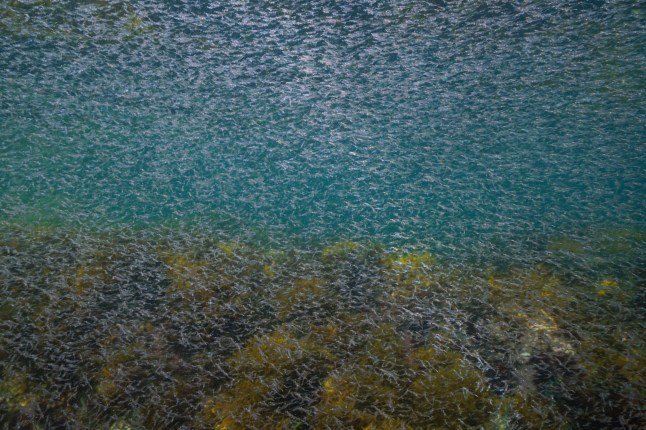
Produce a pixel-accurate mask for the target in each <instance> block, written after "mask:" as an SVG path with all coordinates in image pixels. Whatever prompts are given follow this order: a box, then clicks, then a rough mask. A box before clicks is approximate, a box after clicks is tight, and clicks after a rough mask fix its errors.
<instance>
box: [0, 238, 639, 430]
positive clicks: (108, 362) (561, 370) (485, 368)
mask: <svg viewBox="0 0 646 430" xmlns="http://www.w3.org/2000/svg"><path fill="white" fill-rule="evenodd" d="M35 240H37V241H39V243H41V244H55V245H56V246H58V247H70V249H72V248H73V246H75V245H73V243H74V242H73V241H69V240H67V239H62V238H57V237H56V233H55V232H51V233H48V232H43V233H42V234H38V235H36V236H31V237H30V238H26V236H25V238H23V239H20V238H14V239H12V240H10V241H4V242H3V246H4V247H5V248H4V249H5V251H4V252H5V254H4V255H8V256H11V258H14V257H13V255H19V254H18V253H19V252H21V253H23V254H24V255H45V256H46V255H47V254H46V253H45V254H43V251H42V249H41V250H39V249H38V247H35V246H32V245H30V243H34V242H33V241H35ZM47 246H49V245H47ZM170 249H172V252H171V251H170ZM38 253H40V254H38ZM56 258H59V257H56ZM6 261H16V260H6ZM50 261H52V260H51V257H50ZM56 261H58V262H59V263H58V265H57V266H53V267H48V268H43V267H34V266H28V265H24V266H16V268H17V269H14V268H12V269H11V270H14V271H15V270H18V269H19V270H20V273H21V275H20V276H21V277H20V278H14V277H12V276H10V273H11V272H4V275H3V276H5V278H4V279H6V281H5V285H4V288H5V291H7V292H10V295H8V296H7V297H8V298H9V302H7V303H5V304H3V307H2V309H5V310H4V311H3V314H4V316H3V320H2V321H3V322H2V324H5V325H4V326H3V327H9V326H14V327H15V326H17V325H18V324H19V325H20V327H21V328H22V329H21V332H22V333H23V334H20V335H19V336H18V337H15V336H14V337H5V338H3V339H1V340H0V342H2V345H0V346H2V348H1V349H2V352H1V353H0V357H2V359H3V362H2V366H1V367H0V372H2V373H1V374H0V375H1V377H2V379H1V381H0V394H1V395H0V412H2V413H3V414H4V415H5V416H6V418H3V419H4V420H5V421H3V422H5V423H9V425H11V426H16V425H17V426H20V425H24V423H27V422H31V423H34V425H44V424H43V423H45V422H47V421H46V420H50V421H49V422H55V423H58V424H60V425H62V423H65V422H75V423H77V425H80V426H85V427H88V426H90V427H102V428H108V427H110V426H118V425H121V424H123V425H125V426H130V427H132V428H174V427H176V426H182V425H184V426H192V427H195V428H211V429H212V428H286V429H291V428H357V429H364V428H374V429H377V428H401V429H407V428H464V427H476V428H477V427H479V426H482V427H484V428H486V429H502V428H508V429H511V428H577V425H579V424H578V423H586V425H588V426H598V425H600V424H599V423H603V422H604V419H606V418H604V417H605V416H607V415H610V416H611V417H624V418H625V419H627V420H628V422H630V423H640V418H639V413H640V411H641V406H640V399H643V397H644V386H645V385H646V378H645V377H644V370H643V369H644V368H645V367H646V363H645V361H644V356H645V354H644V349H643V345H642V342H641V340H640V339H641V337H640V336H641V333H642V332H643V330H642V329H643V324H642V322H641V320H640V319H639V317H638V313H637V312H638V309H639V308H638V307H635V306H639V302H638V300H639V288H638V286H637V285H636V284H635V280H634V279H635V278H622V277H621V274H620V273H617V272H614V273H607V274H600V275H598V276H597V277H596V278H594V279H588V280H582V279H573V278H571V277H570V276H569V274H568V273H559V272H558V270H555V269H554V268H551V267H548V266H547V265H536V266H534V267H532V268H530V269H527V268H523V269H520V268H519V269H513V270H509V271H504V272H495V271H488V274H487V275H481V276H478V275H477V274H476V275H474V274H473V273H465V272H461V271H460V270H456V269H455V268H449V267H447V266H446V265H444V264H443V263H442V262H441V261H438V259H437V258H435V257H434V256H433V255H432V254H427V253H421V252H420V253H412V254H410V253H409V254H406V253H396V252H391V253H386V252H384V251H382V250H380V249H379V248H378V247H375V246H372V245H370V246H366V245H359V244H352V243H342V244H337V245H333V246H332V247H331V248H330V249H328V250H327V251H326V252H320V253H318V260H317V258H316V257H314V258H313V257H312V254H308V257H307V258H305V257H304V256H303V255H298V254H296V253H286V252H277V253H276V252H267V251H266V250H264V251H256V250H254V249H253V248H252V247H248V246H245V245H243V244H239V243H237V242H218V241H208V240H206V241H204V242H202V243H201V244H198V245H194V246H173V247H172V248H171V247H170V246H169V244H168V243H158V244H153V243H148V244H147V243H145V241H143V242H142V241H139V239H137V241H131V242H129V243H123V242H114V243H112V244H111V245H110V244H108V243H103V244H101V245H96V244H93V245H92V246H91V247H90V249H89V250H87V251H86V252H84V253H83V254H82V255H81V256H79V257H78V258H76V259H65V258H59V259H58V260H56ZM11 264H14V263H11ZM133 268H136V270H137V274H136V276H135V277H134V278H133V279H132V280H130V279H128V278H127V276H132V275H127V274H131V273H133ZM126 275H127V276H126ZM57 280H58V281H57ZM56 282H59V283H58V284H57V283H56ZM142 282H143V284H142ZM48 284H51V285H53V286H55V288H53V289H52V288H50V289H49V290H45V289H43V286H44V285H48ZM140 285H142V286H143V285H145V287H146V288H141V289H139V286H140ZM26 287H27V288H26ZM133 289H134V290H133ZM45 291H47V293H46V294H45V293H44V292H45ZM138 291H139V292H138ZM600 291H604V293H600ZM134 293H137V294H141V298H139V296H138V295H137V294H134ZM123 294H128V295H125V296H121V295H123ZM120 297H128V298H129V300H132V301H133V302H132V303H129V302H128V301H124V300H120ZM617 309H622V310H623V311H624V312H623V313H617V312H616V311H617ZM113 315H114V316H117V317H118V316H120V315H123V316H124V317H125V318H126V319H123V320H122V322H116V323H115V321H114V320H113V319H112V318H113ZM591 321H594V322H595V324H594V325H590V322H591ZM77 338H78V339H77ZM23 339H25V340H24V341H23ZM27 339H33V340H32V341H29V343H27V342H26V340H27ZM26 345H29V346H28V347H27V346H26ZM60 348H67V350H70V354H67V355H65V354H63V355H62V356H61V357H60V358H59V357H56V356H54V355H52V353H53V352H54V351H59V350H60ZM79 380H81V381H85V382H83V383H82V384H81V385H78V384H79V383H78V382H74V381H79ZM73 384H77V385H76V386H77V387H78V388H76V389H74V390H70V389H69V388H67V387H71V386H73ZM608 396H610V397H608ZM608 398H611V399H612V402H611V403H609V404H608V403H604V402H607V400H604V399H608ZM76 404H78V405H79V406H78V407H72V406H70V405H76ZM132 405H137V406H135V409H134V410H133V409H132V408H133V406H132ZM576 405H585V406H584V407H585V409H581V408H579V409H577V408H576V407H575V406H576ZM106 410H109V411H110V412H109V413H106V412H101V411H106ZM574 411H581V412H576V413H575V412H574ZM583 411H585V412H583ZM102 414H103V415H102ZM100 417H103V418H100ZM612 419H613V420H614V419H618V418H612ZM612 422H618V421H612ZM21 423H22V424H21ZM58 424H57V425H58Z"/></svg>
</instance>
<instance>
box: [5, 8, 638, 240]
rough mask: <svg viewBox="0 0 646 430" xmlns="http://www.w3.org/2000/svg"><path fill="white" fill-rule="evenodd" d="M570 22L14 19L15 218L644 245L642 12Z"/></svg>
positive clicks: (286, 12) (200, 11) (68, 14)
mask: <svg viewBox="0 0 646 430" xmlns="http://www.w3.org/2000/svg"><path fill="white" fill-rule="evenodd" d="M560 3H561V2H553V3H550V2H547V3H545V4H527V5H525V6H522V7H521V6H520V5H519V6H511V5H505V4H503V3H500V4H495V5H488V4H486V3H482V4H468V5H467V4H465V5H457V4H453V5H442V4H441V3H437V4H434V3H428V4H427V3H424V2H393V3H389V2H383V3H382V2H376V3H371V2H358V3H356V4H354V5H352V4H347V5H341V4H336V3H334V2H313V3H311V2H286V3H280V4H273V3H271V2H270V3H263V2H259V3H258V2H239V3H233V4H231V5H213V6H209V7H207V6H197V5H189V4H185V5H182V4H174V3H172V2H171V3H167V4H165V3H163V2H160V3H157V2H136V3H132V4H129V3H123V2H98V1H97V2H88V3H87V4H77V3H75V2H63V3H61V4H58V3H57V4H56V5H53V4H52V5H48V3H47V2H40V3H39V2H34V3H32V4H30V3H29V2H27V3H25V4H22V3H17V4H16V3H9V4H6V5H5V6H3V7H2V39H1V42H0V43H2V49H1V54H0V55H1V57H0V58H1V60H0V61H1V64H2V69H3V79H2V83H1V84H0V85H2V87H1V88H0V94H1V97H2V99H1V103H2V105H1V106H2V110H1V111H0V115H1V116H0V118H1V119H2V129H1V131H0V133H1V135H0V141H1V142H2V146H1V150H2V163H3V168H2V193H1V194H0V210H1V211H2V217H3V219H4V220H6V221H9V222H11V221H14V220H23V219H24V220H28V221H29V222H37V223H56V224H65V225H72V226H77V227H88V226H91V227H103V226H107V225H115V224H117V225H123V224H125V225H133V224H137V225H143V226H149V225H155V224H157V223H163V222H168V221H171V222H187V223H202V224H210V223H214V222H217V221H218V220H223V221H224V222H225V225H226V222H229V221H232V220H234V221H236V222H235V223H234V225H235V227H234V228H235V229H239V230H241V229H244V230H249V231H255V232H258V231H263V232H265V234H266V235H267V236H269V237H270V238H271V237H274V236H275V237H279V236H280V237H281V240H285V239H284V238H296V237H298V238H301V239H302V238H305V239H306V240H320V239H322V238H330V239H337V238H351V239H364V240H365V239H366V238H371V239H375V240H378V241H381V242H385V243H389V244H391V243H392V244H402V243H406V244H415V245H423V246H427V247H431V248H432V249H434V250H436V252H441V251H442V250H444V251H447V252H448V251H450V250H456V249H459V250H475V249H478V250H480V251H479V252H481V251H482V250H483V249H486V248H487V247H488V246H490V244H492V243H507V244H509V243H517V242H522V241H540V240H543V239H544V238H546V237H550V236H555V235H568V234H572V233H573V232H579V233H577V234H581V233H580V232H581V231H587V230H600V229H608V228H614V229H617V228H619V229H642V230H643V228H644V224H645V223H644V217H643V213H644V202H645V201H646V198H645V197H646V191H645V186H644V185H645V172H644V166H645V165H646V146H645V144H644V143H645V142H644V136H645V130H644V123H643V118H644V113H645V112H644V103H643V99H644V72H643V66H644V55H645V54H644V32H643V29H644V16H643V14H644V9H643V7H642V6H641V5H639V4H637V3H632V2H625V3H623V2H615V3H611V4H605V3H603V2H597V3H581V4H579V5H578V6H577V5H571V6H564V5H561V4H560ZM236 234H240V232H237V233H236Z"/></svg>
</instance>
